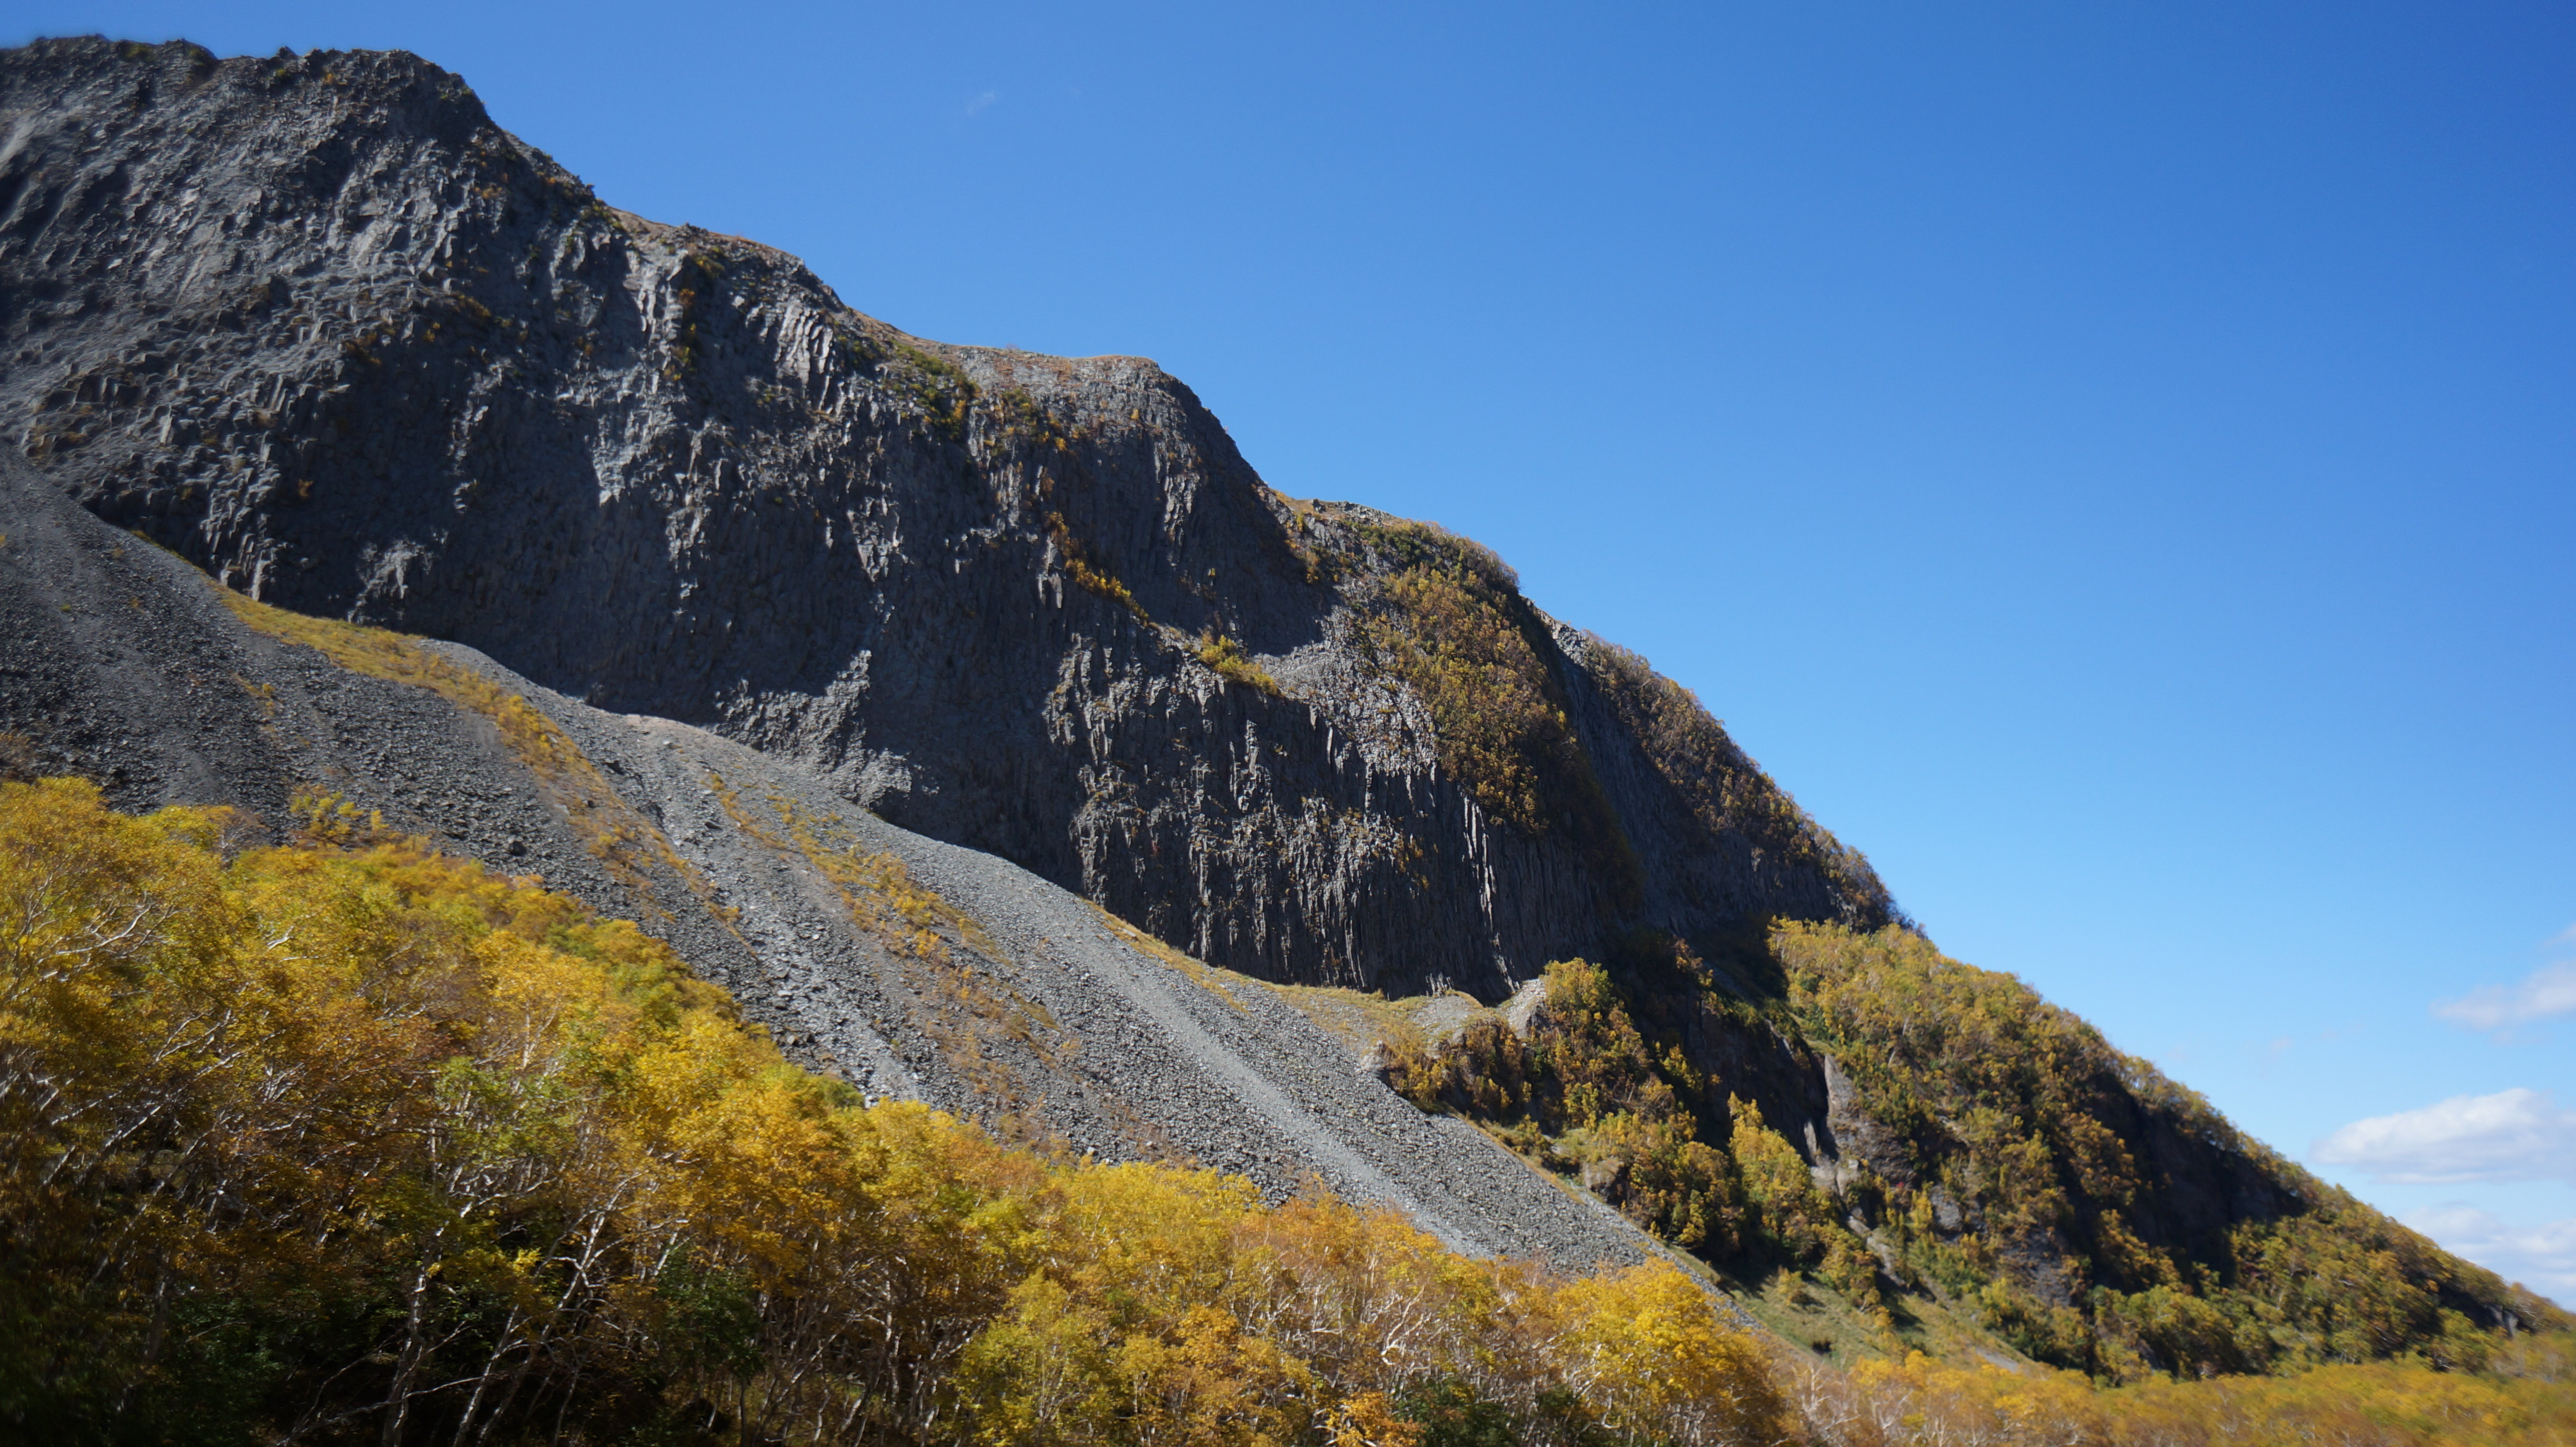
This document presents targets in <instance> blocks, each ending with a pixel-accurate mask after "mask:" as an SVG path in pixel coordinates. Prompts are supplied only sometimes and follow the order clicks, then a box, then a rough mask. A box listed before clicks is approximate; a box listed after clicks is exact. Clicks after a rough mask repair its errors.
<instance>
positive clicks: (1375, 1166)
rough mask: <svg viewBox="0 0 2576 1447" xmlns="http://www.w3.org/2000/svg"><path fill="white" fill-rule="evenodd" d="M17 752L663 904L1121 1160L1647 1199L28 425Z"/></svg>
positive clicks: (1536, 1252) (17, 606)
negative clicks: (73, 495)
mask: <svg viewBox="0 0 2576 1447" xmlns="http://www.w3.org/2000/svg"><path fill="white" fill-rule="evenodd" d="M0 528H5V531H6V536H5V539H0V638H4V639H5V640H6V642H5V643H0V650H5V652H0V679H5V683H6V689H7V692H6V700H7V703H8V705H9V706H10V708H11V710H12V712H13V713H15V714H16V715H17V716H18V717H19V718H20V719H21V720H22V721H25V720H26V719H28V717H29V716H30V715H33V716H34V717H35V718H36V719H38V720H41V721H42V724H43V725H44V726H45V727H46V730H47V733H48V735H49V736H50V738H51V739H52V740H54V742H50V743H48V744H46V745H43V746H37V745H35V744H34V743H33V741H32V740H31V739H29V737H28V736H26V735H24V734H16V735H9V736H5V737H6V738H9V739H13V740H15V743H14V745H13V751H14V753H15V754H16V755H17V757H16V758H15V760H14V761H13V763H12V765H11V767H10V768H9V770H8V771H7V772H9V773H12V774H19V775H28V776H35V775H43V774H51V773H66V772H80V773H86V774H89V775H91V776H93V777H94V778H95V779H97V780H98V781H99V782H100V783H101V784H102V786H103V787H105V788H106V789H108V791H109V794H110V797H111V798H112V799H114V800H116V801H117V802H119V803H122V804H124V805H126V806H128V807H131V808H138V809H139V808H144V807H149V806H153V805H157V804H159V803H162V802H167V801H170V800H175V799H195V800H201V801H206V802H212V803H221V804H228V805H232V806H234V807H236V808H241V809H245V810H248V811H251V814H252V816H253V818H252V820H251V821H250V823H249V825H248V826H247V827H249V828H251V829H252V830H253V831H254V832H266V833H270V834H272V835H273V834H281V833H284V832H287V831H295V832H300V833H303V834H306V835H310V836H317V837H320V838H322V839H325V840H338V841H342V842H352V843H355V842H363V841H365V840H366V839H368V838H371V837H377V836H382V837H388V838H392V837H402V836H412V837H425V838H427V839H429V840H432V841H434V842H437V843H439V844H441V845H442V846H444V847H447V848H450V849H454V850H456V851H457V852H459V853H464V854H469V855H472V856H475V857H479V858H482V859H484V860H487V861H489V862H490V863H491V864H492V865H493V866H494V867H495V868H498V869H502V870H505V871H509V872H513V873H524V874H527V875H530V876H533V877H536V878H541V879H543V880H544V881H545V882H546V883H547V884H548V885H549V886H550V887H552V888H555V889H558V890H562V891H565V892H567V893H569V894H572V895H574V896H576V897H578V898H581V899H583V900H585V901H586V902H588V903H589V904H590V905H591V906H592V907H594V908H597V909H599V910H601V911H603V912H605V913H607V914H609V915H612V916H616V917H624V918H630V919H635V920H638V921H640V922H641V923H643V924H644V925H645V926H646V927H647V929H648V930H649V931H650V932H651V933H653V934H655V935H658V936H660V937H662V938H664V939H666V940H668V941H669V942H670V943H672V944H673V945H674V946H676V947H677V949H678V950H679V952H680V954H681V955H682V957H683V958H685V959H686V960H687V961H688V962H689V964H690V965H691V966H692V967H693V968H694V969H695V970H697V972H698V973H699V974H701V975H703V976H704V977H705V978H707V979H709V980H711V981H713V982H715V983H717V984H719V985H722V986H724V987H725V988H726V989H728V990H729V991H731V993H732V994H733V996H734V998H735V999H736V1000H737V1001H739V1002H740V1004H741V1006H742V1008H743V1012H744V1014H745V1016H746V1017H747V1018H749V1019H751V1020H752V1021H754V1022H757V1023H759V1024H762V1025H764V1026H766V1027H767V1028H768V1029H769V1031H770V1033H771V1036H772V1038H774V1039H776V1040H777V1041H779V1042H780V1044H781V1045H782V1047H783V1048H784V1049H785V1051H786V1053H787V1054H788V1055H789V1057H790V1058H792V1059H796V1060H799V1061H800V1062H803V1063H805V1064H808V1065H810V1066H813V1067H816V1068H820V1069H824V1070H827V1071H830V1072H831V1073H833V1074H836V1075H838V1076H840V1077H841V1078H843V1079H845V1080H847V1081H849V1082H850V1083H851V1084H853V1085H856V1086H858V1087H860V1088H861V1089H862V1090H864V1091H866V1092H868V1093H869V1094H871V1095H878V1096H891V1097H897V1098H904V1099H916V1100H924V1101H927V1102H929V1103H931V1104H934V1105H938V1106H940V1107H942V1108H944V1109H947V1110H950V1111H953V1112H955V1113H957V1114H959V1115H962V1116H967V1117H970V1118H976V1119H980V1120H982V1121H984V1122H986V1123H987V1124H988V1125H990V1126H992V1127H993V1128H994V1129H995V1130H997V1131H999V1132H1000V1133H1002V1134H1003V1135H1005V1136H1009V1137H1017V1138H1020V1139H1024V1140H1030V1141H1034V1142H1038V1143H1043V1144H1050V1145H1052V1146H1054V1147H1056V1148H1059V1149H1068V1150H1071V1151H1073V1152H1076V1153H1086V1154H1094V1155H1098V1156H1100V1157H1103V1158H1105V1159H1110V1160H1135V1159H1162V1160H1189V1161H1195V1162H1197V1163H1200V1164H1203V1165H1208V1166H1213V1167H1218V1168H1221V1169H1223V1170H1226V1171H1228V1172H1231V1173H1234V1174H1238V1175H1242V1176H1245V1177H1248V1178H1250V1179H1251V1180H1252V1181H1254V1182H1255V1183H1256V1184H1258V1185H1260V1186H1261V1187H1262V1188H1263V1189H1264V1190H1265V1191H1266V1192H1267V1193H1268V1194H1269V1195H1270V1196H1271V1197H1272V1198H1273V1199H1280V1198H1284V1197H1286V1196H1287V1195H1289V1194H1291V1193H1293V1192H1294V1191H1295V1190H1297V1189H1298V1188H1299V1187H1300V1186H1301V1185H1302V1184H1303V1183H1305V1182H1306V1181H1308V1180H1319V1181H1321V1182H1323V1183H1324V1184H1326V1185H1327V1186H1329V1187H1330V1188H1332V1189H1333V1190H1334V1191H1335V1192H1336V1193H1337V1194H1339V1195H1342V1196H1344V1197H1346V1198H1348V1199H1351V1200H1355V1201H1373V1202H1383V1203H1387V1204H1391V1205H1395V1206H1398V1207H1400V1208H1402V1209H1403V1210H1405V1211H1406V1212H1407V1213H1409V1214H1411V1215H1412V1216H1413V1217H1414V1218H1415V1219H1416V1220H1417V1221H1419V1222H1420V1223H1421V1224H1422V1225H1423V1227H1424V1229H1426V1230H1428V1231H1430V1232H1432V1233H1433V1234H1434V1235H1435V1236H1438V1237H1439V1238H1441V1240H1443V1241H1444V1242H1446V1243H1447V1244H1449V1245H1450V1246H1451V1247H1453V1248H1455V1249H1459V1250H1464V1251H1469V1252H1473V1253H1477V1254H1482V1255H1510V1256H1540V1257H1553V1258H1557V1259H1561V1260H1563V1261H1564V1262H1566V1263H1567V1264H1569V1265H1576V1266H1584V1265H1590V1264H1591V1263H1593V1262H1596V1261H1602V1260H1626V1261H1633V1260H1636V1259H1638V1258H1639V1257H1640V1255H1641V1253H1642V1252H1643V1251H1644V1250H1646V1249H1647V1247H1646V1243H1645V1242H1644V1240H1643V1239H1642V1238H1641V1237H1640V1236H1639V1234H1638V1233H1637V1232H1636V1230H1635V1229H1634V1228H1633V1227H1631V1226H1629V1225H1628V1224H1627V1223H1626V1222H1625V1221H1623V1220H1622V1219H1621V1218H1620V1217H1619V1216H1618V1215H1617V1214H1616V1213H1615V1212H1613V1211H1611V1210H1610V1209H1609V1208H1608V1207H1606V1206H1604V1205H1602V1204H1601V1203H1600V1202H1598V1201H1596V1200H1592V1199H1589V1198H1587V1197H1585V1196H1584V1195H1583V1194H1582V1193H1580V1192H1573V1191H1567V1190H1565V1189H1562V1188H1560V1187H1559V1186H1558V1185H1557V1184H1555V1183H1553V1182H1551V1181H1550V1180H1548V1179H1547V1177H1545V1176H1544V1175H1542V1174H1541V1173H1539V1172H1536V1171H1533V1170H1531V1169H1529V1168H1528V1167H1527V1166H1525V1165H1523V1164H1522V1163H1521V1162H1519V1161H1517V1160H1515V1159H1513V1158H1512V1157H1511V1156H1510V1155H1509V1154H1508V1153H1506V1152H1504V1151H1503V1150H1501V1149H1500V1148H1499V1147H1497V1146H1496V1145H1495V1144H1494V1143H1493V1142H1492V1141H1490V1140H1489V1139H1488V1138H1486V1137H1485V1136H1484V1135H1482V1134H1480V1133H1479V1132H1477V1131H1476V1130H1475V1129H1474V1128H1472V1127H1471V1126H1469V1125H1467V1124H1466V1123H1464V1122H1461V1121H1457V1120H1450V1119H1435V1118H1431V1117H1426V1116H1425V1115H1423V1114H1422V1113H1421V1112H1419V1111H1417V1110H1415V1109H1414V1108H1413V1107H1411V1106H1409V1105H1407V1104H1405V1103H1404V1102H1403V1101H1402V1100H1400V1099H1398V1098H1397V1097H1396V1096H1395V1095H1393V1094H1392V1093H1390V1092H1389V1091H1388V1090H1387V1088H1386V1087H1385V1086H1384V1085H1383V1084H1381V1083H1380V1082H1379V1080H1378V1079H1377V1078H1376V1077H1375V1076H1373V1075H1369V1074H1366V1073H1363V1072H1362V1071H1360V1070H1359V1069H1358V1068H1356V1063H1355V1060H1354V1051H1353V1050H1352V1048H1351V1046H1350V1045H1349V1044H1348V1043H1346V1042H1344V1041H1342V1040H1340V1039H1338V1038H1335V1037H1332V1036H1329V1035H1326V1034H1325V1033H1323V1032H1322V1031H1321V1030H1319V1029H1318V1028H1317V1027H1316V1026H1315V1025H1313V1024H1312V1023H1310V1022H1309V1021H1308V1019H1307V1017H1306V1016H1305V1015H1304V1014H1302V1013H1300V1011H1299V1010H1298V1009H1297V1008H1296V1006H1295V1005H1294V1004H1293V1003H1291V1001H1290V999H1289V998H1288V997H1287V996H1285V995H1283V994H1281V993H1279V992H1277V991H1275V990H1273V989H1271V988H1269V987H1265V986H1263V985H1262V984H1261V983H1260V982H1257V981H1253V980H1250V979H1246V978H1243V977H1240V976H1235V977H1231V980H1232V986H1231V988H1229V987H1228V985H1227V983H1226V977H1221V976H1219V975H1217V974H1215V973H1214V972H1211V971H1209V970H1207V969H1206V967H1205V966H1203V965H1199V964H1198V963H1197V962H1195V961H1191V960H1188V959H1186V958H1185V957H1181V956H1178V955H1176V954H1174V953H1173V952H1172V951H1170V950H1169V949H1168V947H1162V946H1159V944H1158V943H1157V942H1155V941H1152V940H1151V939H1150V938H1149V937H1147V936H1144V935H1142V934H1141V933H1139V932H1137V931H1135V930H1133V929H1132V927H1129V926H1127V925H1126V924H1125V923H1124V922H1123V921H1120V920H1117V919H1116V918H1114V917H1112V916H1108V915H1105V914H1103V913H1102V912H1100V911H1099V910H1097V909H1096V908H1094V907H1093V906H1091V905H1089V904H1088V903H1086V902H1084V901H1083V900H1081V899H1079V898H1077V897H1075V896H1072V895H1069V894H1067V893H1066V892H1064V891H1063V890H1061V889H1058V888H1056V887H1055V886H1053V885H1051V884H1049V883H1047V882H1046V881H1044V880H1042V879H1039V878H1037V877H1036V876H1034V875H1031V874H1029V873H1028V872H1027V871H1025V870H1022V869H1020V868H1018V867H1017V866H1015V865H1012V864H1009V863H1007V862H1005V861H1003V860H1000V859H996V858H994V857H992V856H990V855H985V854H979V853H976V852H974V851H972V850H966V849H960V848H957V847H955V846H953V845H946V844H941V843H939V842H937V841H935V840H931V839H927V838H924V837H922V836H920V835H917V834H914V833H912V832H910V831H908V830H904V829H901V828H898V827H896V826H893V825H890V824H887V823H885V822H883V821H882V820H879V819H877V818H875V817H873V816H871V815H869V814H867V813H866V812H864V811H862V810H860V809H858V808H856V807H854V806H852V805H851V804H849V803H848V801H846V800H843V799H840V798H839V797H837V796H835V795H834V794H833V793H831V791H830V790H828V789H826V788H824V787H822V785H821V784H820V783H818V782H817V781H816V780H815V779H813V778H812V777H811V776H809V775H805V774H803V773H801V772H800V771H798V770H796V769H794V768H792V767H787V768H782V767H780V766H779V765H778V764H776V763H775V762H774V761H772V760H769V759H767V758H764V757H763V756H761V755H760V754H757V753H755V752H753V751H751V750H749V749H745V748H743V747H741V746H739V745H736V744H732V743H729V742H727V741H725V740H723V739H721V738H717V737H715V736H713V735H711V734H708V733H706V732H704V731H702V730H699V729H696V728H692V727H689V726H688V725H685V724H679V723H673V722H670V721H668V720H662V719H653V718H644V717H634V716H624V715H617V714H609V713H604V712H602V711H600V710H597V709H593V708H589V707H587V706H585V705H582V704H580V703H577V702H574V701H572V700H570V699H566V698H564V697H562V696H561V695H559V694H556V693H553V692H552V691H550V690H547V689H543V688H540V687H537V686H536V685H534V684H531V683H529V682H527V681H526V680H524V679H521V678H519V677H517V676H516V675H514V674H512V673H510V672H509V671H508V670H506V669H503V668H501V667H500V666H499V665H497V664H495V663H493V662H492V661H491V660H489V659H487V658H484V657H483V656H482V655H480V654H478V653H475V652H474V651H473V650H471V649H468V648H464V647H462V646H460V645H454V644H435V643H427V642H422V641H418V640H411V639H406V638H403V637H401V636H399V635H392V634H386V633H383V632H380V631H378V630H373V629H365V628H359V627H354V626H351V625H348V624H339V623H327V622H323V621H321V620H315V619H309V618H304V617H301V616H299V615H294V614H285V613H281V612H279V611H277V610H274V609H269V608H266V607H263V606H262V605H259V604H256V603H253V602H251V601H250V600H248V599H246V598H242V597H240V596H238V595H233V594H227V593H224V592H223V591H222V590H220V589H218V588H217V587H216V586H215V585H213V584H212V583H211V582H210V581H209V580H207V579H206V578H205V577H203V576H202V575H201V574H198V573H197V572H196V571H195V570H194V569H192V568H190V567H188V566H187V565H186V564H185V563H183V562H181V561H180V560H179V559H177V558H175V557H172V556H171V555H169V554H168V553H165V552H163V551H161V550H160V549H158V548H154V547H151V546H149V545H147V544H144V543H141V542H138V541H136V540H134V539H132V538H130V537H127V536H125V535H123V534H120V533H117V532H116V531H114V530H113V529H110V528H108V527H106V526H104V525H102V524H100V523H99V522H98V521H97V520H96V519H94V518H91V517H89V516H88V515H86V514H84V513H82V512H81V511H80V510H79V509H78V508H76V507H74V506H72V505H71V504H70V503H69V502H68V501H67V500H65V499H63V498H61V497H60V496H58V495H53V494H51V493H50V492H49V491H48V490H47V489H45V488H44V487H43V486H42V485H41V484H38V483H36V482H34V481H33V480H32V479H30V478H28V477H27V476H26V475H25V473H24V468H23V465H22V464H19V463H17V462H16V461H15V460H14V459H7V458H0Z"/></svg>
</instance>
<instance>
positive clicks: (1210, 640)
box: [1198, 631, 1279, 698]
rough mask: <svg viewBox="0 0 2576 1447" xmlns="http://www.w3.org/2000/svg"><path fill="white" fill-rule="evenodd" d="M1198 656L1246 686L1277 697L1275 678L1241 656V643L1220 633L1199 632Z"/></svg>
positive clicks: (1205, 662)
mask: <svg viewBox="0 0 2576 1447" xmlns="http://www.w3.org/2000/svg"><path fill="white" fill-rule="evenodd" d="M1198 658H1199V662H1201V663H1204V664H1206V665H1207V666H1208V667H1210V668H1212V669H1215V670H1216V671H1217V672H1218V673H1220V674H1222V675H1224V676H1225V677H1227V678H1229V679H1232V680H1233V681H1234V682H1236V683H1239V684H1242V685H1243V686H1244V687H1246V688H1250V689H1256V690H1258V691H1260V692H1262V693H1266V694H1268V695H1270V696H1271V697H1272V698H1277V697H1278V696H1279V680H1277V679H1275V678H1272V677H1271V676H1270V674H1269V673H1268V671H1267V670H1265V669H1263V668H1262V667H1261V665H1260V664H1257V663H1255V662H1253V661H1252V660H1251V659H1250V658H1249V657H1247V656H1245V654H1244V651H1243V645H1242V644H1240V643H1237V642H1235V641H1234V640H1233V639H1231V638H1228V637H1226V636H1225V635H1224V634H1222V633H1218V632H1214V631H1210V632H1207V633H1202V634H1200V635H1199V644H1198Z"/></svg>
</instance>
